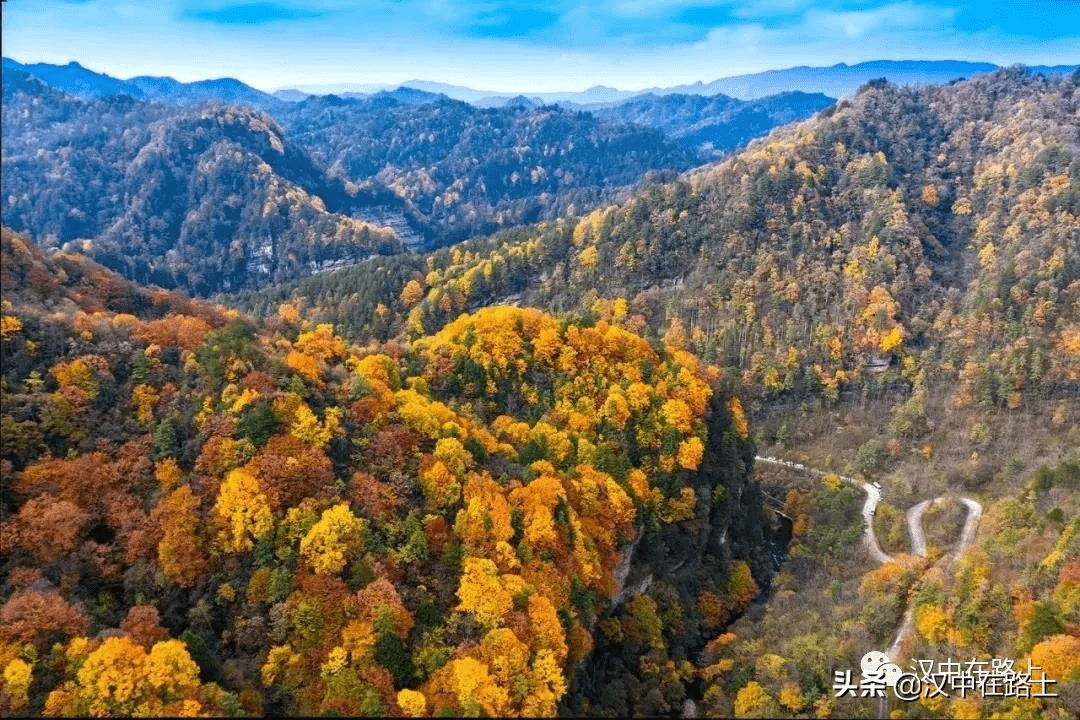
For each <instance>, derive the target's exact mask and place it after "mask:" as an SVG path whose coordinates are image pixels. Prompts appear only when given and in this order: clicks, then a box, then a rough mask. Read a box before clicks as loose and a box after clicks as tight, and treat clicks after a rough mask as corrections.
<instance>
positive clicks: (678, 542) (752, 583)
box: [561, 393, 783, 716]
mask: <svg viewBox="0 0 1080 720" xmlns="http://www.w3.org/2000/svg"><path fill="white" fill-rule="evenodd" d="M728 402H729V401H728V398H727V396H725V395H722V394H721V393H716V395H715V396H714V398H713V400H712V401H711V407H710V411H709V416H708V427H709V437H708V442H707V444H706V448H705V455H704V458H703V460H702V463H701V467H700V469H699V471H698V473H697V474H696V475H695V476H694V477H693V481H692V486H691V489H692V490H693V492H694V494H695V495H696V496H697V498H698V502H697V504H696V507H697V511H696V513H695V514H694V516H693V517H691V518H688V519H685V520H681V521H678V522H659V521H658V522H654V523H652V524H651V525H646V526H644V527H643V528H642V533H641V534H640V535H639V536H638V539H637V540H636V541H635V542H634V543H632V544H631V545H629V546H628V547H627V550H626V553H627V555H626V556H624V561H623V563H622V564H621V565H620V567H619V568H617V569H616V579H617V580H618V581H619V586H618V589H617V592H616V594H615V595H614V597H613V601H612V603H611V604H610V606H609V607H608V608H607V609H606V611H604V612H602V613H601V614H600V615H599V617H598V618H597V622H596V626H595V631H594V633H593V634H594V638H595V646H594V650H593V652H592V654H591V655H590V657H589V658H588V659H587V660H586V661H585V662H584V663H582V664H581V665H580V666H579V667H578V668H577V670H576V672H575V673H574V676H573V680H572V684H571V687H570V690H569V692H568V693H567V695H566V697H565V699H564V703H563V706H562V708H561V710H562V711H564V712H566V713H569V714H582V713H588V714H593V715H596V714H599V715H622V716H630V715H664V714H680V713H682V712H683V711H684V709H685V706H686V704H687V702H688V701H689V702H690V703H691V704H693V702H694V701H695V700H699V699H700V695H701V691H702V687H703V685H702V684H701V683H700V681H699V680H698V679H697V677H696V673H695V672H694V663H695V662H696V661H697V660H698V659H699V656H700V655H701V652H702V649H703V648H704V646H705V644H706V643H707V642H709V641H710V640H712V639H714V638H715V637H716V636H717V635H718V634H719V633H720V632H721V631H722V628H723V625H724V624H726V623H727V622H730V621H731V620H732V619H734V617H737V615H738V614H740V613H741V612H743V611H744V610H745V608H746V606H747V604H748V603H750V602H752V601H753V600H754V599H755V598H757V597H759V596H760V595H761V594H762V591H763V590H764V589H767V588H768V586H769V582H770V580H771V579H772V574H773V572H774V569H775V565H774V556H773V553H772V552H771V551H772V549H773V546H774V545H775V543H776V542H778V541H779V540H781V539H782V537H783V533H782V529H776V528H774V527H773V526H772V525H771V524H770V521H769V519H768V518H767V516H766V511H765V509H764V506H763V502H762V501H763V495H762V492H761V489H760V487H759V486H758V484H757V483H756V482H755V481H754V480H753V479H752V477H751V470H752V467H753V460H754V448H753V443H752V442H751V441H750V440H749V439H746V438H743V437H741V436H740V435H739V433H738V431H737V430H736V424H735V421H734V418H733V417H732V412H731V409H730V407H729V405H728ZM747 571H749V572H747ZM751 576H752V579H750V577H751Z"/></svg>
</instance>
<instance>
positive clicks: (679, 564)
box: [0, 60, 1080, 720]
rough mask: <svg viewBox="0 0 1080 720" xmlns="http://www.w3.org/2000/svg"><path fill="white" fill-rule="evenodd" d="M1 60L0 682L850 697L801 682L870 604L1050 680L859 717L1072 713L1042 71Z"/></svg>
mask: <svg viewBox="0 0 1080 720" xmlns="http://www.w3.org/2000/svg"><path fill="white" fill-rule="evenodd" d="M14 65H15V64H13V65H12V66H10V67H9V65H8V61H7V60H5V70H4V118H3V130H4V132H3V173H4V193H3V194H4V198H3V203H2V206H3V222H4V229H3V231H2V237H0V253H2V255H0V259H2V263H0V280H2V286H3V298H2V325H0V333H2V355H3V363H2V365H3V367H2V370H0V392H2V395H0V401H2V408H0V410H2V414H0V422H2V426H0V429H2V440H3V445H2V458H0V462H2V467H0V470H2V486H0V493H2V494H0V512H2V515H0V537H2V546H0V713H2V714H4V715H5V716H8V715H10V716H24V715H32V716H43V715H44V716H68V715H80V716H86V715H89V716H98V717H100V716H117V715H142V716H231V717H232V716H235V717H240V716H261V715H305V716H312V715H351V716H394V717H404V716H408V717H415V716H495V717H506V716H556V715H559V716H565V715H573V716H578V715H581V716H607V717H617V716H668V717H695V716H698V715H701V716H721V717H777V716H780V717H853V716H860V717H865V716H878V715H877V714H878V713H879V712H880V707H879V705H878V703H877V702H876V700H874V699H872V698H860V697H838V696H837V695H836V693H835V692H834V691H833V682H834V677H835V676H834V672H835V671H838V670H840V671H842V670H858V668H859V663H860V658H862V657H863V655H864V654H865V653H866V652H868V651H870V650H888V649H889V647H890V645H891V644H892V643H893V640H894V638H897V637H898V632H899V638H900V639H902V640H903V642H900V641H899V640H898V643H899V652H900V653H901V657H903V662H904V663H905V665H906V662H907V660H909V659H914V658H930V659H935V660H940V659H944V658H946V657H964V658H968V657H978V658H982V659H987V660H989V659H990V658H992V657H1008V658H1014V659H1015V660H1016V661H1017V663H1018V664H1019V663H1020V662H1021V661H1029V662H1033V663H1035V664H1037V665H1038V666H1039V667H1041V668H1043V669H1045V672H1046V674H1047V675H1049V676H1051V677H1052V678H1053V679H1054V680H1055V681H1056V685H1055V696H1053V697H1047V698H1022V697H997V698H990V697H975V696H974V695H969V696H967V697H961V696H959V695H956V696H953V697H942V696H937V697H922V698H920V699H918V700H916V701H912V702H906V703H905V702H896V701H893V702H892V704H891V705H890V706H889V707H888V708H887V712H888V713H889V715H888V716H890V717H902V718H908V717H910V718H922V717H955V718H982V717H986V718H991V717H992V718H1003V719H1004V718H1017V719H1020V718H1054V719H1060V720H1064V719H1065V718H1069V717H1075V715H1076V714H1077V713H1078V712H1080V451H1078V448H1080V123H1078V122H1077V118H1078V117H1080V88H1078V85H1080V73H1077V72H1073V73H1072V74H1071V75H1069V74H1056V75H1055V74H1040V73H1035V72H1030V71H1027V70H1025V69H1024V68H1022V67H1014V68H1008V69H1003V70H998V71H996V72H993V73H989V74H985V75H979V76H975V77H973V78H971V79H967V80H961V81H956V82H953V83H950V84H947V85H924V86H916V87H903V86H897V85H895V84H892V83H890V82H887V81H885V80H880V81H873V82H871V83H869V84H867V85H864V86H863V87H862V88H860V90H859V91H858V92H857V93H856V94H854V95H853V96H851V97H847V98H842V99H839V100H837V101H835V102H833V101H832V99H825V100H822V99H821V98H823V96H821V98H814V97H810V96H801V94H791V95H785V96H777V97H776V98H773V99H770V100H769V101H768V102H761V103H758V104H756V105H753V106H750V105H744V104H741V101H735V100H733V99H731V98H725V97H724V96H717V97H716V98H714V99H712V100H710V101H708V102H705V101H703V100H702V101H690V100H687V99H686V98H675V99H670V98H669V99H668V100H666V101H665V102H661V101H660V100H656V99H653V100H638V101H637V104H636V105H633V104H627V105H625V106H614V107H609V108H606V109H596V110H595V112H591V111H588V110H583V109H575V108H566V107H559V106H555V105H551V106H541V107H535V106H528V105H517V106H514V105H511V104H508V105H507V106H506V107H502V108H488V109H478V108H475V107H473V106H470V105H468V104H467V103H463V102H458V101H451V100H449V99H448V98H446V97H445V96H430V97H421V96H422V95H423V94H422V93H420V94H419V95H416V93H418V92H419V91H413V94H408V93H404V92H403V91H399V93H397V94H393V93H383V94H381V95H377V96H372V97H368V98H361V99H357V98H339V97H335V96H325V97H316V96H312V97H310V98H307V99H305V100H303V101H301V102H294V103H286V102H285V101H283V100H278V99H274V98H271V97H270V96H258V95H250V94H249V95H245V96H244V97H243V98H239V97H231V98H224V99H220V98H219V99H217V100H214V101H210V102H202V101H200V102H195V101H193V100H192V98H190V97H188V96H180V95H177V96H176V97H172V98H171V99H170V98H169V97H165V96H159V97H155V98H149V97H133V96H132V95H131V94H125V93H130V92H132V91H131V89H130V88H128V89H127V90H125V91H123V92H118V93H112V91H110V93H112V94H110V93H106V92H105V91H100V92H97V93H96V94H95V93H93V92H88V91H85V87H89V85H86V86H85V87H83V86H79V87H83V90H80V89H79V87H76V86H74V85H73V86H70V87H66V86H63V85H62V83H59V82H58V81H56V80H53V82H54V83H55V86H54V85H50V83H49V82H46V81H44V80H42V79H40V78H38V77H35V76H34V75H33V74H32V73H31V72H30V71H29V70H28V69H27V68H16V67H14ZM58 76H59V75H58ZM99 77H104V76H99ZM249 90H250V88H249ZM254 92H255V91H252V93H254ZM751 117H752V118H753V122H752V123H751V122H750V121H749V120H748V118H751ZM642 118H650V119H648V120H643V119H642ZM702 128H706V129H707V130H708V132H705V130H703V129H702ZM750 137H757V139H753V140H750V139H749V138H750ZM705 140H707V143H706V142H705ZM703 143H704V144H703ZM725 143H726V144H725ZM766 456H767V457H770V458H774V457H780V458H785V459H787V460H790V461H794V462H797V463H798V465H799V467H798V468H796V467H795V466H794V463H793V464H792V465H783V464H780V463H775V462H774V463H772V464H770V463H764V462H761V461H760V460H758V459H756V458H761V457H766ZM843 478H848V479H850V480H851V481H850V482H848V481H843V480H842V479H843ZM864 481H865V482H878V483H879V485H880V486H881V488H882V492H881V495H882V497H881V501H880V503H879V504H878V505H877V509H876V512H875V511H871V512H870V514H869V515H868V516H867V517H866V519H865V523H868V524H869V525H870V532H872V533H873V534H874V535H875V536H876V538H877V542H879V543H880V545H881V548H882V550H883V551H884V553H885V554H887V556H888V561H887V562H878V561H877V560H875V558H874V557H873V556H872V554H871V553H870V552H869V551H868V549H867V546H866V544H865V541H864V533H865V532H867V529H866V527H864V524H865V523H864V516H863V514H862V508H863V503H864V495H863V490H862V489H861V487H860V485H859V484H860V483H862V482H864ZM964 499H975V500H976V501H977V502H978V503H979V504H980V507H981V509H982V514H981V519H980V520H979V522H978V525H977V527H976V528H974V529H972V530H971V531H970V537H968V538H967V544H966V545H962V546H960V545H958V542H959V541H958V538H961V537H962V535H963V534H964V533H965V532H966V530H965V522H966V521H965V518H966V517H967V516H966V515H965V504H964V502H963V500H964ZM924 500H931V501H932V502H931V503H928V504H927V506H926V507H925V508H924V510H925V512H924V514H923V517H922V520H921V526H920V527H921V528H923V530H925V534H926V547H925V548H923V549H922V551H921V552H920V551H918V549H917V548H915V547H914V546H913V545H912V544H911V541H909V533H910V532H911V531H910V529H909V524H910V522H911V521H910V519H909V518H910V514H909V512H908V511H909V508H912V507H913V506H915V505H916V504H917V503H920V502H921V501H924ZM957 547H960V550H957V551H954V548H957ZM905 618H907V620H905ZM905 623H907V624H909V625H910V627H911V632H910V633H909V634H907V635H905V634H904V633H903V630H902V628H903V627H904V625H905Z"/></svg>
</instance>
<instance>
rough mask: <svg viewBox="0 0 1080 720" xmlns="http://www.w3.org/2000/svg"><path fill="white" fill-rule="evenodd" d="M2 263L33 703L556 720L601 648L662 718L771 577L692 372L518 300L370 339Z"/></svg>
mask: <svg viewBox="0 0 1080 720" xmlns="http://www.w3.org/2000/svg"><path fill="white" fill-rule="evenodd" d="M3 273H4V277H3V279H4V287H5V288H13V289H16V290H14V291H12V292H10V293H9V292H8V291H5V299H4V315H3V323H4V325H3V328H4V340H3V343H4V356H5V363H4V368H5V370H4V377H3V393H4V394H3V407H4V414H3V433H4V458H3V464H4V478H5V482H4V498H3V500H4V507H5V519H4V521H3V534H4V537H5V552H4V565H3V577H4V597H5V599H4V603H3V605H2V606H0V619H2V620H0V643H2V644H0V652H2V655H0V666H3V668H4V670H3V672H4V678H5V685H4V690H3V691H2V693H0V698H2V702H3V704H4V705H3V706H4V708H5V709H6V710H7V711H8V712H12V713H20V712H24V711H28V712H32V713H35V714H37V713H45V714H48V715H54V714H65V715H66V714H92V715H113V714H126V713H136V714H190V713H210V714H229V715H234V714H238V713H242V712H243V713H248V714H260V713H263V712H269V713H281V712H288V713H297V714H306V715H311V714H319V713H323V712H328V711H332V712H337V713H345V714H374V715H382V714H387V713H391V714H397V713H406V714H415V713H417V712H422V711H424V710H425V709H426V711H429V712H435V713H439V712H450V713H452V714H465V713H467V714H473V713H476V712H483V713H484V714H488V715H507V714H518V713H524V714H534V715H535V714H539V715H551V714H553V713H554V712H555V711H556V709H557V708H558V707H559V703H560V701H563V700H564V696H565V694H566V689H567V687H568V685H569V684H570V683H571V682H573V681H574V678H575V671H576V668H578V667H579V666H580V664H581V663H582V662H584V661H586V660H587V659H588V658H589V654H590V651H591V650H592V648H593V646H594V644H595V641H594V636H595V635H596V634H597V633H599V632H605V633H607V635H606V637H622V636H623V635H624V634H625V636H626V640H625V642H621V643H620V647H622V648H623V649H624V650H625V651H627V652H637V651H636V650H634V648H640V649H641V650H642V651H644V652H648V653H649V656H650V657H651V658H653V660H652V662H653V663H655V667H652V668H651V669H643V670H641V671H640V672H639V673H638V675H639V676H638V677H634V682H633V683H630V684H627V681H626V678H622V679H621V680H620V682H621V683H623V686H622V688H621V689H618V688H612V687H611V686H610V684H609V685H608V686H606V687H605V688H604V689H603V692H604V693H607V694H610V693H612V692H617V693H621V695H620V697H622V698H623V700H622V702H624V703H627V702H630V703H634V704H635V706H638V707H641V708H650V709H651V711H652V712H664V711H667V710H669V709H670V708H671V707H672V704H673V703H675V702H676V701H678V700H680V699H681V697H673V696H672V695H671V693H672V692H674V691H673V690H672V689H670V688H668V689H666V690H664V691H663V693H661V694H659V695H658V694H657V693H659V692H660V691H659V690H657V688H660V687H662V686H663V685H664V684H665V683H668V682H669V681H670V679H669V675H670V673H673V672H674V673H676V674H678V673H682V672H684V669H685V668H684V665H685V662H686V658H687V657H690V656H691V655H692V653H693V652H694V651H695V650H696V649H698V648H700V647H701V646H702V645H703V644H704V643H705V642H706V641H707V640H708V639H709V631H710V629H712V628H716V627H719V626H720V625H722V624H723V623H724V622H725V621H726V620H728V619H730V618H731V617H733V616H734V615H735V614H737V613H738V612H739V611H740V610H741V609H742V608H744V607H745V606H746V605H747V604H748V603H749V602H750V601H751V600H753V599H754V597H756V596H757V594H758V592H759V587H761V586H764V585H766V584H767V583H768V580H769V577H770V575H771V571H772V568H771V566H770V564H769V563H767V562H765V561H764V560H763V559H762V557H763V553H762V552H761V548H762V547H763V546H764V543H765V542H766V535H768V534H769V533H770V532H771V531H770V529H769V527H768V526H767V525H766V523H765V520H764V516H763V515H762V508H761V497H760V494H758V493H757V492H756V491H755V489H754V486H753V485H752V484H751V483H750V481H749V470H750V466H751V464H752V456H753V450H752V446H751V445H750V443H749V441H748V440H747V438H748V426H747V422H746V418H745V416H744V414H743V411H742V408H741V406H740V404H739V401H738V399H737V398H735V397H733V396H730V395H727V394H725V393H723V392H722V391H720V390H719V386H718V384H717V381H718V377H717V374H716V371H715V369H712V368H709V367H707V366H705V365H703V364H701V363H700V362H699V361H698V360H696V359H695V358H694V357H693V356H691V355H689V354H687V353H685V352H684V351H682V350H678V349H675V348H668V347H665V346H663V345H661V344H656V345H653V344H649V343H648V342H646V341H645V340H642V339H641V338H640V337H638V336H636V335H634V334H633V333H631V332H629V331H627V330H625V329H623V328H621V327H619V326H618V325H615V324H609V323H606V322H599V323H588V322H583V321H582V322H574V321H570V320H563V321H560V320H557V319H555V318H554V317H551V316H549V315H546V314H544V313H542V312H540V311H538V310H519V309H515V308H493V309H488V310H484V311H480V312H477V313H476V314H473V315H463V316H461V317H460V318H458V320H457V321H456V322H454V323H452V324H450V325H448V326H447V327H446V328H444V329H443V330H442V331H441V332H439V333H437V334H435V335H432V336H429V337H425V338H420V339H417V340H416V341H414V342H393V343H387V344H382V345H369V346H366V347H361V346H357V345H353V344H349V343H347V342H345V341H344V340H343V339H342V338H341V337H339V336H338V335H336V334H335V333H334V332H333V330H332V329H331V327H330V326H329V325H318V326H311V325H310V324H306V323H303V322H302V321H300V319H299V316H298V314H297V313H296V310H295V308H292V307H291V306H289V305H283V306H282V307H281V308H280V317H279V318H278V319H277V320H276V321H275V322H273V323H270V324H269V325H267V326H261V327H260V326H256V325H253V324H251V322H250V321H248V320H245V319H244V318H242V317H239V316H237V315H236V313H235V312H233V311H226V310H224V309H223V308H220V307H217V306H212V305H208V304H205V303H199V302H193V301H190V300H186V299H185V298H183V297H182V296H179V295H176V294H173V293H169V292H165V291H160V290H155V291H146V290H142V289H140V288H138V287H136V286H133V285H131V284H130V283H128V282H127V281H125V280H123V279H122V278H120V277H119V276H117V275H115V274H114V273H112V272H111V271H108V270H106V269H104V268H102V267H100V266H96V265H94V264H93V263H91V262H89V261H87V260H85V259H82V258H80V257H78V256H75V255H64V254H60V255H56V256H54V257H53V258H52V259H48V258H46V257H45V256H44V255H42V254H41V253H40V251H38V250H36V249H34V248H33V246H32V245H30V244H29V243H28V241H27V240H26V239H25V238H21V237H19V236H17V235H14V234H9V233H8V232H7V231H5V233H4V236H3ZM45 537H47V538H48V540H47V541H45V540H44V538H45ZM631 545H633V546H634V547H636V549H637V551H636V555H635V557H636V560H635V563H634V565H633V567H631V566H630V565H629V564H628V563H626V562H624V561H627V560H628V559H629V558H628V557H627V555H626V553H627V551H628V550H627V549H628V547H630V546H631ZM620 564H621V565H622V567H621V569H620ZM642 576H648V578H649V582H651V584H652V586H653V587H654V592H662V597H663V604H662V605H661V606H659V607H658V606H657V604H656V602H655V601H653V600H652V599H650V598H649V597H646V596H634V597H632V598H629V599H627V598H626V596H625V595H626V587H627V583H630V582H640V581H641V577H642ZM647 584H648V583H647ZM703 598H704V599H703ZM673 617H678V618H679V620H678V622H677V623H675V624H671V622H669V623H668V624H667V625H665V624H664V621H663V618H673ZM601 624H602V627H603V628H604V629H603V630H602V629H601ZM619 628H623V629H619ZM612 633H616V635H612ZM680 663H682V664H680ZM633 670H634V671H635V672H638V669H637V667H636V666H635V667H634V668H633ZM632 677H633V676H632ZM121 680H123V681H122V682H121ZM599 692H600V690H599V689H598V688H597V687H596V686H594V685H588V684H586V687H584V688H583V689H582V690H581V691H580V693H579V696H580V697H582V698H587V697H589V693H599Z"/></svg>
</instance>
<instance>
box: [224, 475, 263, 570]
mask: <svg viewBox="0 0 1080 720" xmlns="http://www.w3.org/2000/svg"><path fill="white" fill-rule="evenodd" d="M213 515H214V520H215V522H216V524H217V527H218V541H219V542H220V543H221V547H222V549H223V550H224V551H225V552H233V553H237V552H247V551H249V550H251V548H253V547H254V546H255V541H256V540H258V539H259V538H261V537H262V536H263V535H265V534H266V533H268V532H270V530H271V529H272V528H273V524H274V516H273V514H272V513H271V512H270V505H269V502H268V501H267V499H266V495H264V494H263V492H262V489H261V488H260V487H259V481H258V480H257V479H256V478H255V477H254V476H252V475H250V474H248V473H247V472H245V471H244V470H241V469H236V470H232V471H231V472H230V473H229V475H228V476H227V477H226V478H225V480H224V481H223V482H222V483H221V492H220V493H219V494H218V498H217V502H215V503H214V510H213Z"/></svg>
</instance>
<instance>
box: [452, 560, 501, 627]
mask: <svg viewBox="0 0 1080 720" xmlns="http://www.w3.org/2000/svg"><path fill="white" fill-rule="evenodd" d="M457 596H458V599H459V600H461V602H460V603H459V604H458V606H457V609H458V610H459V611H462V612H468V613H472V614H473V617H475V618H476V621H477V622H478V623H480V625H481V627H484V628H486V629H491V628H494V627H495V626H496V625H497V624H498V623H499V622H500V620H501V619H502V616H503V615H505V614H506V613H507V612H509V611H510V609H511V608H512V607H513V606H514V600H513V596H512V595H511V593H510V592H508V591H507V588H506V587H505V586H504V584H503V582H502V581H501V579H500V577H499V569H498V567H496V565H495V563H494V562H492V561H491V560H488V559H487V558H476V557H467V558H465V567H464V571H463V572H462V573H461V585H460V586H459V587H458V591H457Z"/></svg>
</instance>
